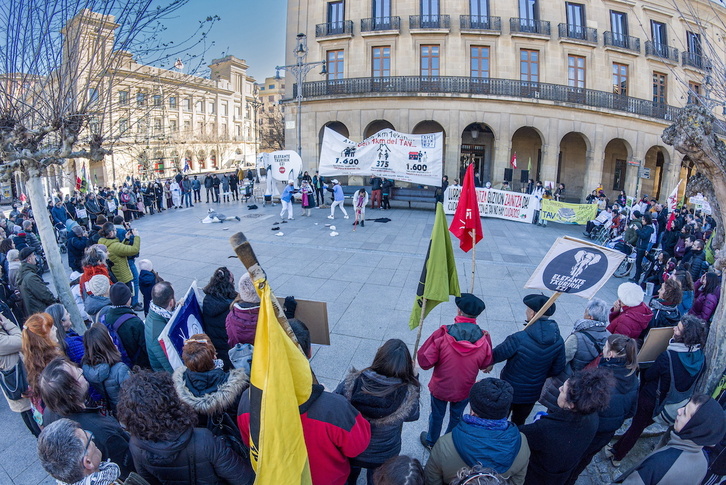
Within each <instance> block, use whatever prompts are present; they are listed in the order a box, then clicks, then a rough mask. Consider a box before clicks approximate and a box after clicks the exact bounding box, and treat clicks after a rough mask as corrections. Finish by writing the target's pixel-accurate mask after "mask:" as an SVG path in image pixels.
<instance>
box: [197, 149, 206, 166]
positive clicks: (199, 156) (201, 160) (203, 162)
mask: <svg viewBox="0 0 726 485" xmlns="http://www.w3.org/2000/svg"><path fill="white" fill-rule="evenodd" d="M197 160H198V161H199V170H205V169H206V168H207V155H206V153H204V150H199V152H198V153H197Z"/></svg>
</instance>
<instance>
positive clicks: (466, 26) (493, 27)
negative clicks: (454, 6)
mask: <svg viewBox="0 0 726 485" xmlns="http://www.w3.org/2000/svg"><path fill="white" fill-rule="evenodd" d="M459 26H460V28H461V30H462V31H465V30H469V31H474V32H477V33H478V32H496V33H501V32H502V18H501V17H485V16H481V15H461V16H460V17H459Z"/></svg>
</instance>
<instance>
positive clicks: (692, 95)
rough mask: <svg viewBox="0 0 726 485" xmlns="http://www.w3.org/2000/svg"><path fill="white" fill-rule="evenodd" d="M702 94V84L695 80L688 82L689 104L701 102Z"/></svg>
mask: <svg viewBox="0 0 726 485" xmlns="http://www.w3.org/2000/svg"><path fill="white" fill-rule="evenodd" d="M700 96H701V85H700V84H698V83H694V82H693V81H689V82H688V104H698V103H700Z"/></svg>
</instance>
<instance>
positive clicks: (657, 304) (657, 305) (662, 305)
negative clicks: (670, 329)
mask: <svg viewBox="0 0 726 485" xmlns="http://www.w3.org/2000/svg"><path fill="white" fill-rule="evenodd" d="M677 306H678V305H669V304H667V303H666V302H664V301H663V300H661V299H659V298H654V299H653V300H651V301H650V307H651V308H652V309H653V310H654V311H656V310H660V311H664V312H668V313H672V312H675V311H677V310H676V307H677ZM679 316H680V315H679ZM677 319H678V320H680V318H678V317H677Z"/></svg>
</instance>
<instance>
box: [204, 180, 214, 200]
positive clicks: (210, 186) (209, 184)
mask: <svg viewBox="0 0 726 485" xmlns="http://www.w3.org/2000/svg"><path fill="white" fill-rule="evenodd" d="M213 188H214V183H213V182H212V176H211V175H209V174H207V175H205V176H204V189H205V190H206V192H207V204H209V194H212V202H214V192H213V190H212V189H213Z"/></svg>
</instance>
